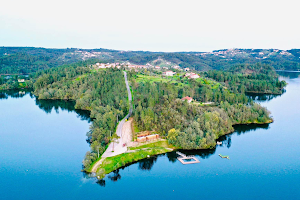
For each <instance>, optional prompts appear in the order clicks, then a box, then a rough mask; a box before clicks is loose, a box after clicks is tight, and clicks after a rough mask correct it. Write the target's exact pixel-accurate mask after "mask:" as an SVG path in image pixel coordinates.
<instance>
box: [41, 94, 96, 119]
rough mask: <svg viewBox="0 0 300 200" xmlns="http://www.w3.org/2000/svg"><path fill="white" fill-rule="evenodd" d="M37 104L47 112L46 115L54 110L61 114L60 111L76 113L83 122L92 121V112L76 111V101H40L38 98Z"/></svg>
mask: <svg viewBox="0 0 300 200" xmlns="http://www.w3.org/2000/svg"><path fill="white" fill-rule="evenodd" d="M35 104H36V105H37V106H38V107H39V108H40V109H42V110H43V111H45V112H46V113H51V112H52V110H53V109H54V110H55V112H56V113H58V112H59V109H61V110H63V111H64V110H66V111H68V112H73V111H74V112H76V113H77V114H78V117H79V118H80V119H81V120H87V121H88V122H90V121H91V119H90V112H89V111H86V110H77V109H75V101H66V100H39V99H37V98H36V100H35Z"/></svg>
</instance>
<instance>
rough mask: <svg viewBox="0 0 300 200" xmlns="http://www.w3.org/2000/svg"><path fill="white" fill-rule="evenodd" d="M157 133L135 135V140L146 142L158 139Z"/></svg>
mask: <svg viewBox="0 0 300 200" xmlns="http://www.w3.org/2000/svg"><path fill="white" fill-rule="evenodd" d="M158 139H159V135H158V134H153V135H146V136H140V137H137V139H136V141H137V142H147V141H153V140H158Z"/></svg>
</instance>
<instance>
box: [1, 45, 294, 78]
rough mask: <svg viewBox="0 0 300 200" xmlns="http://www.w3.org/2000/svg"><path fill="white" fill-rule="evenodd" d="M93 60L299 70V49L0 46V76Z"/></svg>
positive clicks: (183, 65)
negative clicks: (181, 50)
mask: <svg viewBox="0 0 300 200" xmlns="http://www.w3.org/2000/svg"><path fill="white" fill-rule="evenodd" d="M86 60H92V61H95V62H122V61H128V62H130V63H133V64H140V65H145V64H147V63H149V64H152V65H159V66H172V65H179V66H180V67H189V68H192V69H195V70H199V71H207V70H210V69H229V68H230V67H232V66H233V65H235V64H245V63H249V64H254V63H262V64H270V65H272V66H273V67H274V68H275V69H278V70H300V49H292V50H288V51H285V50H279V49H223V50H216V51H213V52H175V53H169V52H149V51H119V50H110V49H76V48H68V49H47V48H35V47H0V74H14V73H18V74H20V73H21V74H27V73H31V72H35V71H38V70H42V69H48V68H52V67H56V66H60V65H63V64H70V63H75V62H78V61H86Z"/></svg>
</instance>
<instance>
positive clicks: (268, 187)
mask: <svg viewBox="0 0 300 200" xmlns="http://www.w3.org/2000/svg"><path fill="white" fill-rule="evenodd" d="M279 74H280V75H281V77H280V78H281V79H284V80H286V81H287V82H288V86H287V87H286V91H285V93H284V94H283V95H260V96H251V98H253V99H255V101H257V102H259V103H261V104H262V105H263V106H266V107H267V108H268V109H269V110H270V111H271V112H272V114H271V115H272V116H273V118H274V122H273V123H272V124H269V125H259V126H257V125H248V126H247V125H244V126H236V127H235V129H236V131H235V132H234V133H233V134H230V135H227V136H224V137H222V138H220V140H221V141H222V142H223V144H222V145H221V146H217V148H216V149H213V150H203V151H182V152H183V153H185V154H188V155H191V154H192V155H196V157H197V158H198V159H199V160H200V163H198V164H191V165H182V164H181V163H180V162H179V161H178V160H177V159H176V155H175V153H174V152H172V153H168V154H165V155H160V156H156V157H152V158H149V159H145V160H143V161H140V162H137V163H134V164H131V165H129V166H126V167H124V168H123V169H120V170H117V171H116V172H113V173H111V174H109V175H107V176H106V177H105V178H104V179H103V180H100V181H97V180H96V179H95V178H89V177H88V175H86V174H85V173H83V172H81V169H82V164H81V161H82V159H83V157H84V154H85V153H86V151H88V150H89V145H88V143H87V142H86V132H88V130H89V125H90V119H89V117H88V116H89V113H87V112H83V111H78V110H74V109H73V108H74V103H73V102H66V101H38V100H36V98H35V97H34V96H32V95H30V92H25V93H22V92H20V93H19V92H17V91H10V92H9V93H0V163H1V164H0V176H1V178H0V199H22V200H24V199H26V200H27V199H101V200H102V199H117V198H120V199H297V198H300V197H299V196H300V189H299V188H300V129H299V127H300V73H287V72H279ZM218 154H222V155H229V157H230V160H228V159H222V158H220V157H219V156H218Z"/></svg>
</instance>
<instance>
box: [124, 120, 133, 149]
mask: <svg viewBox="0 0 300 200" xmlns="http://www.w3.org/2000/svg"><path fill="white" fill-rule="evenodd" d="M132 120H133V119H130V120H128V121H127V122H125V123H124V125H123V128H122V139H123V143H125V144H126V146H130V143H131V141H132V130H131V123H132Z"/></svg>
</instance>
